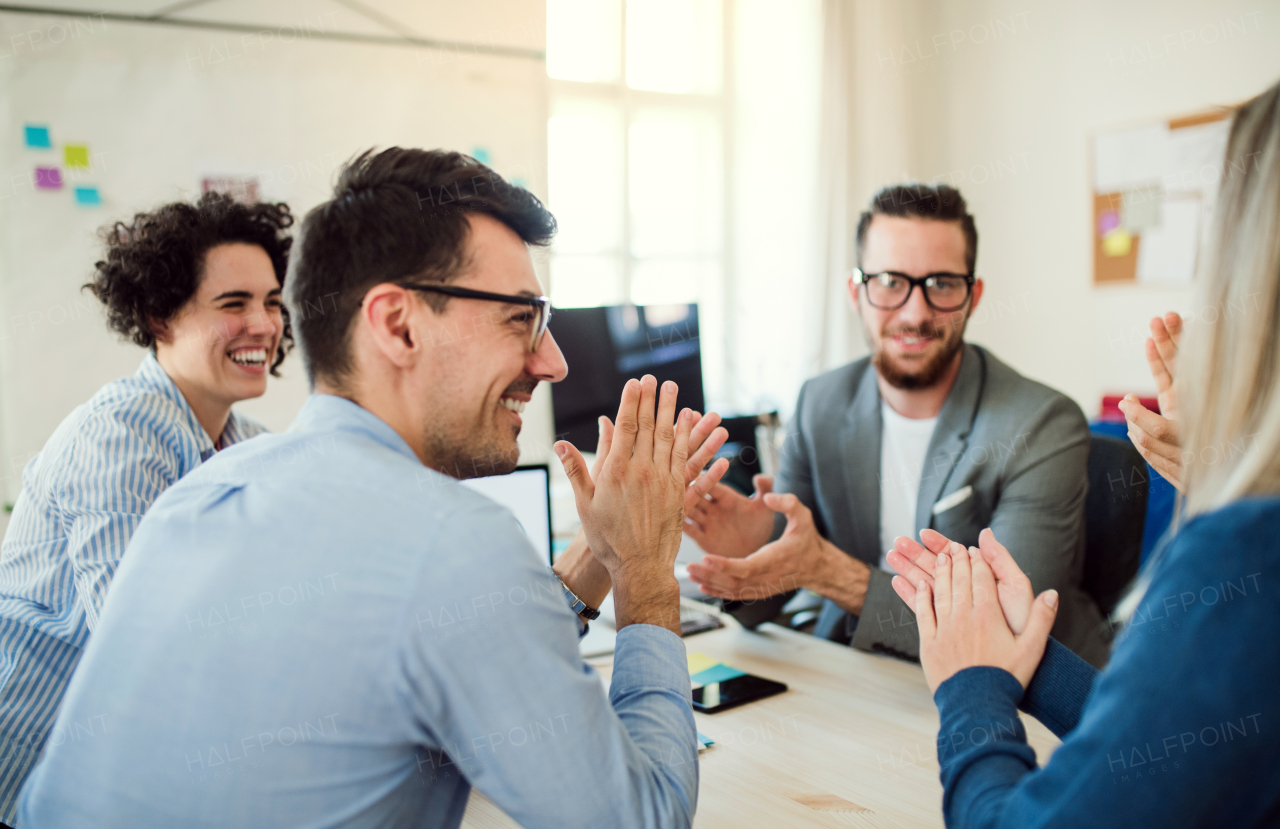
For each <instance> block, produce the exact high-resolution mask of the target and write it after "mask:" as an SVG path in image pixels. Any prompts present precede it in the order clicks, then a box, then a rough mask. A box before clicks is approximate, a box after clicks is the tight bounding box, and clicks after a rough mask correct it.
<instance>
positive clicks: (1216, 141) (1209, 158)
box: [1164, 120, 1239, 204]
mask: <svg viewBox="0 0 1280 829" xmlns="http://www.w3.org/2000/svg"><path fill="white" fill-rule="evenodd" d="M1230 133H1231V121H1230V120H1222V121H1212V122H1210V123H1208V124H1197V125H1196V126H1194V127H1182V128H1180V129H1176V130H1170V131H1169V169H1168V170H1167V171H1166V173H1165V179H1164V184H1165V187H1166V188H1167V189H1169V190H1176V191H1198V192H1201V193H1205V194H1206V199H1205V201H1206V203H1208V204H1212V203H1213V196H1214V194H1216V193H1217V189H1218V183H1219V180H1220V179H1221V178H1222V168H1223V162H1224V161H1225V160H1226V156H1227V136H1228V135H1229V134H1230ZM1237 163H1239V160H1237Z"/></svg>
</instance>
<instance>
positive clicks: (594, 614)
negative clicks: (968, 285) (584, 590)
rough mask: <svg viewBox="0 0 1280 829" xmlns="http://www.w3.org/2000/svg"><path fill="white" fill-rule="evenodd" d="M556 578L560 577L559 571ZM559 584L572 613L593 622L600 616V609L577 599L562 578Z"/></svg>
mask: <svg viewBox="0 0 1280 829" xmlns="http://www.w3.org/2000/svg"><path fill="white" fill-rule="evenodd" d="M551 572H553V573H555V571H554V570H552V571H551ZM556 578H558V579H560V574H559V573H556ZM560 586H561V587H562V588H564V595H565V598H566V599H568V600H569V609H570V610H572V611H573V612H574V613H576V614H578V615H579V616H581V617H582V618H584V619H590V620H591V621H593V622H594V621H595V620H596V619H598V618H600V611H599V610H596V609H595V608H594V607H591V606H590V605H588V604H587V603H586V602H584V601H583V600H582V599H579V598H578V595H577V594H576V593H574V592H573V591H572V590H570V589H569V585H567V584H565V583H564V579H560Z"/></svg>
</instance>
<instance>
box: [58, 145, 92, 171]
mask: <svg viewBox="0 0 1280 829" xmlns="http://www.w3.org/2000/svg"><path fill="white" fill-rule="evenodd" d="M62 158H63V161H64V162H65V163H66V165H67V166H68V167H88V166H89V148H88V147H87V146H85V145H84V144H67V145H65V146H63V148H62Z"/></svg>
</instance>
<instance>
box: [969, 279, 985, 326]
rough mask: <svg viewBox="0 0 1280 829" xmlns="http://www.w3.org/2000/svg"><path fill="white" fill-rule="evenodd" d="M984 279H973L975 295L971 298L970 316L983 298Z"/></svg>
mask: <svg viewBox="0 0 1280 829" xmlns="http://www.w3.org/2000/svg"><path fill="white" fill-rule="evenodd" d="M982 287H983V285H982V279H981V278H978V279H975V280H973V296H972V297H970V299H969V316H971V317H972V316H973V312H974V311H976V310H978V302H979V301H980V300H981V299H982Z"/></svg>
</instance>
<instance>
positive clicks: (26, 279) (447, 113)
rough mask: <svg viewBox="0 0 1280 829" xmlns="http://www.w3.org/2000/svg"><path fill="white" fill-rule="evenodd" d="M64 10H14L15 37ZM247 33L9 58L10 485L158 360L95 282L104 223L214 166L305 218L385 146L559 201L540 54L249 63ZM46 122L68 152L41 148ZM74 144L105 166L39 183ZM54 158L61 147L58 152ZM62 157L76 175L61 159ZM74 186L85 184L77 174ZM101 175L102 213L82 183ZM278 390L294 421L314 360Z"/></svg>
mask: <svg viewBox="0 0 1280 829" xmlns="http://www.w3.org/2000/svg"><path fill="white" fill-rule="evenodd" d="M49 20H50V18H47V17H40V16H35V15H19V14H7V13H6V14H4V15H0V43H9V42H10V38H11V37H12V36H13V35H14V34H15V33H21V32H27V31H30V30H32V29H33V28H39V27H41V26H44V27H46V28H47V26H48V24H49ZM236 38H237V35H235V34H232V33H224V32H217V31H201V30H189V29H182V28H174V27H169V26H152V25H139V24H130V23H114V22H112V23H109V24H107V25H105V26H100V27H98V29H97V30H96V31H94V32H92V33H91V34H89V33H84V32H82V33H81V36H79V37H75V38H70V37H68V38H66V39H64V40H63V42H61V43H59V44H56V45H52V44H50V45H46V46H45V47H43V48H41V49H38V50H34V51H26V52H23V53H21V54H18V55H16V56H15V57H12V58H10V59H9V60H0V123H3V136H4V140H3V141H2V142H0V173H2V174H3V175H2V177H0V435H2V437H0V441H2V443H0V458H2V462H0V478H3V479H4V481H3V486H4V492H5V498H6V500H8V501H12V500H13V499H14V498H15V497H16V496H17V493H18V491H19V488H20V485H21V477H20V475H21V469H22V466H23V465H24V464H25V463H26V460H27V459H28V458H30V456H31V455H32V454H34V453H35V452H37V451H39V449H40V448H41V447H42V446H43V445H44V442H45V440H46V439H47V438H48V437H49V435H50V434H51V433H52V432H53V430H54V428H56V427H57V425H58V423H59V422H61V420H62V419H63V418H64V417H66V415H67V414H68V413H69V412H70V411H71V410H72V409H73V408H75V407H76V406H77V405H79V404H81V403H83V402H84V401H86V400H88V399H89V397H91V396H92V395H93V393H94V392H95V391H96V390H97V389H98V388H100V387H101V386H102V385H103V384H104V383H106V382H108V381H110V380H113V379H115V378H117V377H121V376H123V375H127V374H132V373H133V372H134V371H135V370H136V369H137V367H138V364H139V363H140V362H141V360H142V357H143V356H144V352H143V350H142V349H140V348H138V347H137V346H134V345H132V344H127V343H125V344H122V343H120V342H118V340H117V338H116V337H115V335H114V334H112V333H110V332H108V330H107V328H106V325H105V322H104V319H105V318H104V316H103V314H102V312H101V310H100V307H99V304H98V302H97V300H95V299H94V298H93V297H92V295H90V294H88V293H85V292H81V291H80V286H81V285H82V284H83V283H84V282H86V281H87V280H88V278H89V276H90V274H91V272H92V267H93V263H94V262H95V261H96V260H97V259H98V258H100V255H101V250H102V248H101V244H100V242H99V240H98V239H97V236H96V230H97V228H99V227H100V226H102V225H104V224H106V223H107V222H109V221H112V220H115V219H119V218H125V217H127V216H130V215H132V214H133V213H134V212H135V211H139V210H148V209H152V208H154V207H156V206H158V205H160V204H162V203H164V202H167V201H172V200H176V199H183V198H185V199H190V198H193V197H196V196H198V195H199V183H200V178H201V176H203V175H207V174H209V173H210V172H211V171H223V172H242V173H248V174H254V175H256V176H257V177H258V178H259V179H260V180H261V181H262V182H263V195H264V196H265V197H267V198H272V199H283V200H285V201H287V202H288V203H289V205H290V207H291V208H292V209H293V211H294V213H295V215H297V216H298V217H301V216H302V215H304V214H305V213H306V211H307V210H309V209H310V208H311V207H313V206H314V205H315V204H317V203H319V202H320V201H323V200H324V199H326V198H327V196H328V194H329V192H330V189H331V187H332V180H333V178H334V176H335V172H336V169H337V167H338V166H339V165H340V164H341V163H342V162H343V161H344V160H346V159H347V158H349V157H351V156H352V155H354V154H355V153H356V152H358V151H360V150H363V149H366V148H368V147H371V146H379V147H387V146H392V145H401V146H414V147H423V148H434V147H444V148H448V149H456V150H461V151H464V152H472V151H473V150H474V149H475V148H484V149H485V150H486V151H487V152H488V155H489V159H490V163H491V164H492V166H493V167H494V168H496V169H497V170H498V172H499V173H501V174H503V175H504V176H507V177H508V178H512V179H521V180H523V182H524V183H525V184H526V185H527V186H528V187H529V188H530V189H531V190H533V191H534V192H535V193H537V194H539V195H540V196H543V197H545V192H546V172H545V166H546V162H545V159H546V134H545V130H546V70H545V66H544V64H543V63H542V61H540V60H536V59H529V58H520V57H499V56H482V55H475V54H459V53H448V54H445V53H440V52H434V51H432V50H427V49H414V48H405V47H390V46H378V45H367V44H358V43H341V42H338V43H335V42H329V41H318V40H307V39H305V38H298V39H296V40H295V41H294V42H292V43H280V42H276V43H273V44H269V45H268V46H266V47H259V48H256V49H253V50H251V51H250V52H248V53H246V52H245V51H244V50H243V49H240V50H239V53H238V56H237V48H236V47H237V43H236ZM27 123H35V124H41V125H47V126H49V127H50V130H51V136H52V139H53V143H54V149H53V150H46V151H37V150H32V149H29V148H27V147H26V146H25V145H24V141H23V134H24V133H23V128H24V125H25V124H27ZM63 142H75V143H84V144H87V145H88V146H89V149H90V154H91V157H92V163H91V166H90V169H88V170H86V171H83V172H77V171H73V170H65V171H64V172H65V175H66V176H67V178H68V182H67V186H64V188H63V189H62V190H60V191H40V190H36V189H35V188H34V187H33V185H32V181H33V171H34V168H35V167H36V166H37V164H46V163H49V162H50V161H54V162H61V161H62V155H61V151H60V150H59V149H58V145H59V144H61V143H63ZM42 153H43V154H42ZM60 166H61V165H60ZM73 175H74V180H71V179H72V178H73ZM76 183H84V184H93V185H95V186H97V187H98V188H99V192H100V193H101V196H102V202H103V203H102V205H101V206H100V207H84V206H79V205H77V204H76V201H75V199H74V197H73V196H72V194H71V192H70V191H69V187H70V186H72V185H74V184H76ZM281 372H282V374H283V375H284V378H283V379H274V378H273V379H272V381H271V382H270V384H269V387H268V391H267V394H266V396H265V397H263V398H260V399H258V400H253V401H246V402H245V403H241V404H239V405H238V406H237V408H238V410H240V411H242V412H244V413H245V414H248V415H249V416H251V417H255V418H257V419H259V420H260V421H262V422H263V423H264V424H265V425H266V426H267V427H268V428H269V429H272V430H273V431H275V430H281V429H284V428H285V427H287V426H288V424H289V422H290V421H291V420H292V419H293V416H294V414H295V413H296V412H297V410H298V407H299V406H300V405H301V403H302V401H303V400H304V399H305V397H306V394H307V391H308V389H307V386H306V380H305V374H304V372H303V370H302V365H301V361H300V360H299V359H298V355H297V354H296V353H295V354H293V355H292V356H290V358H289V359H288V360H287V361H286V362H285V364H284V366H283V367H282V369H281Z"/></svg>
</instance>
